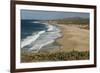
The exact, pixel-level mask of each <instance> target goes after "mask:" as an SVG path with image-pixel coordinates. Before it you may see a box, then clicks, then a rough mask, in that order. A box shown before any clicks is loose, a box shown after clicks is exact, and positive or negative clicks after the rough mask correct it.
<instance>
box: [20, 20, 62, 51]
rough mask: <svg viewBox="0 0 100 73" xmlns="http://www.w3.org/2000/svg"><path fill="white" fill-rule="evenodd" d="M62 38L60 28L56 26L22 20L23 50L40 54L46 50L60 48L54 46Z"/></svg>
mask: <svg viewBox="0 0 100 73" xmlns="http://www.w3.org/2000/svg"><path fill="white" fill-rule="evenodd" d="M59 37H61V33H60V28H59V27H58V26H56V25H50V24H47V23H40V22H39V21H35V20H21V49H22V50H24V51H34V52H38V51H40V50H41V49H43V48H44V49H45V50H46V48H47V49H48V48H49V49H50V48H58V47H59V45H57V44H54V42H55V40H56V39H57V38H59Z"/></svg>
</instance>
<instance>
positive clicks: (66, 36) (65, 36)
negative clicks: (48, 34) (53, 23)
mask: <svg viewBox="0 0 100 73" xmlns="http://www.w3.org/2000/svg"><path fill="white" fill-rule="evenodd" d="M58 26H59V27H60V28H61V34H62V37H61V38H59V39H57V40H56V42H58V43H59V44H60V45H62V47H61V48H60V49H59V50H60V51H66V52H69V51H73V50H75V51H88V50H89V30H87V29H82V28H79V26H78V25H64V24H58ZM82 26H83V25H82Z"/></svg>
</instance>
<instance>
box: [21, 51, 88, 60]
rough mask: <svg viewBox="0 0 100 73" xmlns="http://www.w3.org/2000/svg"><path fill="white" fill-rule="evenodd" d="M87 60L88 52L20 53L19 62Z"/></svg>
mask: <svg viewBox="0 0 100 73" xmlns="http://www.w3.org/2000/svg"><path fill="white" fill-rule="evenodd" d="M86 59H89V51H84V52H78V51H71V52H49V53H46V52H40V53H26V52H24V53H22V54H21V62H40V61H41V62H43V61H67V60H86Z"/></svg>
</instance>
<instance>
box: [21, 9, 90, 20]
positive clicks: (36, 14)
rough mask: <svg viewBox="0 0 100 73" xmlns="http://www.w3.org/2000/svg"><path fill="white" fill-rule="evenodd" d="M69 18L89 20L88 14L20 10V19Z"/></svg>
mask: <svg viewBox="0 0 100 73" xmlns="http://www.w3.org/2000/svg"><path fill="white" fill-rule="evenodd" d="M69 17H82V18H89V13H82V12H60V11H59V12H58V11H57V12H56V11H39V10H21V19H31V20H50V19H62V18H69Z"/></svg>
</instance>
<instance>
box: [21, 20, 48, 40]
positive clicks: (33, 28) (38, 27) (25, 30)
mask: <svg viewBox="0 0 100 73" xmlns="http://www.w3.org/2000/svg"><path fill="white" fill-rule="evenodd" d="M36 22H38V21H36V20H21V39H24V38H26V37H27V36H30V35H32V33H34V32H38V31H42V30H46V29H47V28H46V25H44V24H41V23H36Z"/></svg>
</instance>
